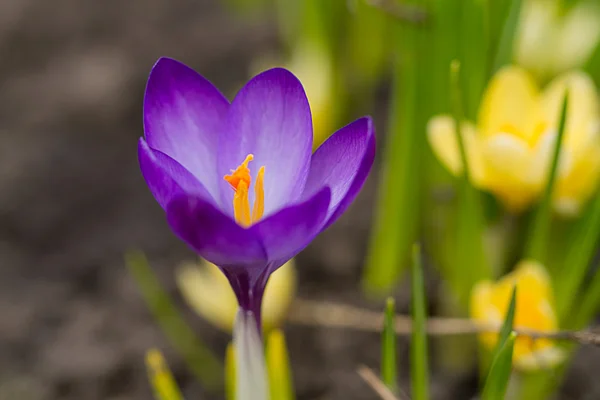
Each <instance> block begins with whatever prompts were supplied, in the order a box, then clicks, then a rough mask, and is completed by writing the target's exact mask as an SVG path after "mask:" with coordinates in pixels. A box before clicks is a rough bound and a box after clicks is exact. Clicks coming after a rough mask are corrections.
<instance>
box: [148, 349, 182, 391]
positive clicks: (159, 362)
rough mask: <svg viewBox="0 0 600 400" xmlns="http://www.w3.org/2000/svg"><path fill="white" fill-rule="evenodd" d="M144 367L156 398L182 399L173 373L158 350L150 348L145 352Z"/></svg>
mask: <svg viewBox="0 0 600 400" xmlns="http://www.w3.org/2000/svg"><path fill="white" fill-rule="evenodd" d="M146 368H147V369H148V379H149V380H150V384H151V385H152V390H153V391H154V397H155V398H156V400H183V396H182V394H181V391H180V390H179V387H178V386H177V384H176V383H175V379H174V378H173V374H172V373H171V370H170V369H169V366H168V365H167V363H166V362H165V359H164V358H163V356H162V354H161V353H160V351H159V350H157V349H152V350H149V351H148V353H146Z"/></svg>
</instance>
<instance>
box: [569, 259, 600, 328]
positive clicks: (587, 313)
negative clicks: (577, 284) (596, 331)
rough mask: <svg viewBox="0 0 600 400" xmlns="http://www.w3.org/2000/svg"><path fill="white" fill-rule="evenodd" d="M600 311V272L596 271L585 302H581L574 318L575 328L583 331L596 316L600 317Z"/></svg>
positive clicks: (586, 291) (585, 295)
mask: <svg viewBox="0 0 600 400" xmlns="http://www.w3.org/2000/svg"><path fill="white" fill-rule="evenodd" d="M599 309H600V270H598V269H597V270H596V272H595V275H594V277H593V278H592V281H591V282H590V284H589V285H588V287H587V288H586V289H585V294H584V296H583V300H582V301H581V306H579V307H578V309H577V311H576V313H575V315H576V317H575V318H574V320H575V322H574V323H573V326H574V327H575V328H578V329H581V328H583V327H584V326H586V325H587V324H589V323H590V321H591V320H592V319H593V318H594V316H596V315H598V310H599Z"/></svg>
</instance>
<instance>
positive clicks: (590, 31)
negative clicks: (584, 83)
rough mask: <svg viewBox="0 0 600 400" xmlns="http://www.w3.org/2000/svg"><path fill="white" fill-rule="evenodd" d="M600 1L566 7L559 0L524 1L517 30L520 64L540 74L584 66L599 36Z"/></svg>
mask: <svg viewBox="0 0 600 400" xmlns="http://www.w3.org/2000/svg"><path fill="white" fill-rule="evenodd" d="M599 21H600V5H599V4H598V3H597V2H595V1H594V0H584V1H580V2H577V3H576V4H575V5H574V6H570V7H568V8H567V7H564V6H561V5H560V4H559V1H557V0H529V1H526V2H525V3H524V4H523V9H522V11H521V20H520V22H519V28H518V30H517V37H516V43H515V58H516V61H517V63H518V64H520V65H522V66H524V67H526V68H527V69H529V70H530V71H533V72H535V73H536V75H538V76H539V77H541V78H547V77H549V76H555V75H556V74H559V73H561V72H564V71H567V70H569V69H572V68H577V67H580V66H582V65H583V64H584V63H585V62H586V61H587V60H588V59H589V57H590V56H591V54H592V52H593V51H594V49H595V48H596V46H597V45H598V41H599V40H600V23H599Z"/></svg>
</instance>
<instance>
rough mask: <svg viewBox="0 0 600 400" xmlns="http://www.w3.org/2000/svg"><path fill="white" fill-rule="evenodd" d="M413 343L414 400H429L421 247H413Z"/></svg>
mask: <svg viewBox="0 0 600 400" xmlns="http://www.w3.org/2000/svg"><path fill="white" fill-rule="evenodd" d="M411 289H412V323H413V331H412V341H411V352H410V370H411V383H412V398H413V400H428V399H429V369H428V354H427V331H426V324H427V308H426V307H427V306H426V300H425V285H424V283H423V263H422V260H421V247H420V246H419V245H414V246H413V262H412V280H411Z"/></svg>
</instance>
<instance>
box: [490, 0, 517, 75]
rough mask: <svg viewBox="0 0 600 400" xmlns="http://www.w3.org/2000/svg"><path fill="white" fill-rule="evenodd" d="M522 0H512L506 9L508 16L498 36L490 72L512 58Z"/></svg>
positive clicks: (508, 62) (496, 69) (509, 61)
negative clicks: (498, 40)
mask: <svg viewBox="0 0 600 400" xmlns="http://www.w3.org/2000/svg"><path fill="white" fill-rule="evenodd" d="M521 5H522V0H512V1H511V4H510V9H509V11H508V18H507V19H506V22H505V23H504V27H503V28H502V35H501V36H500V43H499V44H498V49H497V51H496V58H495V60H494V69H493V71H492V73H495V72H496V71H498V70H499V69H500V68H502V67H503V66H504V65H507V64H510V63H511V62H512V58H513V47H514V42H515V36H516V34H517V29H518V26H519V19H520V15H521Z"/></svg>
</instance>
